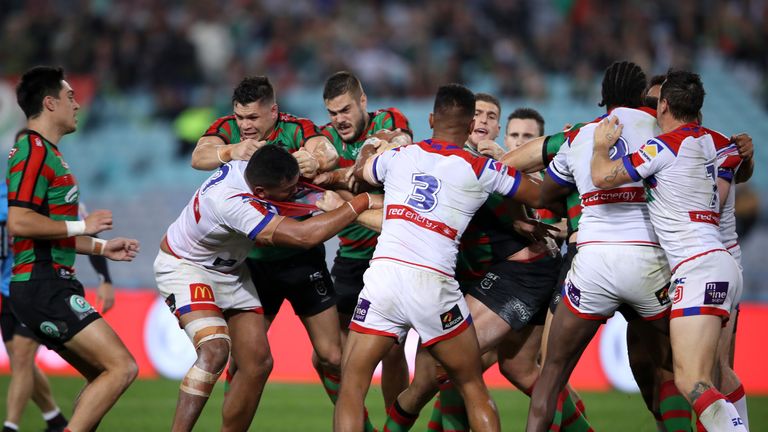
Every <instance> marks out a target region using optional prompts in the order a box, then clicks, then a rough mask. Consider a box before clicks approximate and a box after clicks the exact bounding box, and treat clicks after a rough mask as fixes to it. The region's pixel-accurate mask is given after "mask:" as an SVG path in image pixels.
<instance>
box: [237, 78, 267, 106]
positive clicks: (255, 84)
mask: <svg viewBox="0 0 768 432" xmlns="http://www.w3.org/2000/svg"><path fill="white" fill-rule="evenodd" d="M253 102H269V103H275V89H274V88H272V83H270V82H269V78H267V77H265V76H252V77H245V78H244V79H243V80H242V81H240V84H238V85H237V87H235V91H234V92H233V93H232V103H239V104H240V105H248V104H249V103H253Z"/></svg>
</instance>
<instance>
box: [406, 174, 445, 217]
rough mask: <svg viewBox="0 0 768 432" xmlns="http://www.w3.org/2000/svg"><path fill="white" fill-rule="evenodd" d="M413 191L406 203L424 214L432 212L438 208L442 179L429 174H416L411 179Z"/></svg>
mask: <svg viewBox="0 0 768 432" xmlns="http://www.w3.org/2000/svg"><path fill="white" fill-rule="evenodd" d="M411 184H413V190H412V191H411V194H410V195H408V200H407V201H406V202H405V203H406V204H408V205H409V206H411V207H413V208H416V209H418V210H421V211H423V212H431V211H432V210H434V209H435V206H437V193H438V192H439V191H440V179H438V178H436V177H434V176H431V175H429V174H421V173H418V174H414V175H413V177H411Z"/></svg>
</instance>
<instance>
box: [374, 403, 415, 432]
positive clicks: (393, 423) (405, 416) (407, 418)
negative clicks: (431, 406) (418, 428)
mask: <svg viewBox="0 0 768 432" xmlns="http://www.w3.org/2000/svg"><path fill="white" fill-rule="evenodd" d="M418 417H419V415H418V414H411V413H408V412H405V410H404V409H403V407H401V406H400V403H398V402H397V401H395V403H393V404H392V406H391V407H389V409H388V410H387V421H386V422H385V423H384V429H383V430H382V432H408V431H409V430H411V427H412V426H413V424H414V423H416V419H417V418H418Z"/></svg>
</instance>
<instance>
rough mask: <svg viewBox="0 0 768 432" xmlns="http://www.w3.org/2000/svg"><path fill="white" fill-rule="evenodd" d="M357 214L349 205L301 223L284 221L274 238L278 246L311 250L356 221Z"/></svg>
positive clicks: (289, 220)
mask: <svg viewBox="0 0 768 432" xmlns="http://www.w3.org/2000/svg"><path fill="white" fill-rule="evenodd" d="M356 217H357V214H356V213H355V212H354V211H353V210H352V208H350V206H348V205H343V206H341V207H339V208H338V209H336V210H334V211H332V212H329V213H325V214H322V215H319V216H313V217H311V218H309V219H306V220H303V221H301V222H296V221H294V220H291V219H286V220H284V221H283V222H282V223H281V224H280V225H279V226H278V228H277V230H276V231H275V234H274V236H273V238H272V241H273V243H274V244H275V245H276V246H288V247H297V248H302V249H309V248H311V247H313V246H316V245H318V244H320V243H322V242H324V241H326V240H328V239H330V238H331V237H333V236H335V235H336V234H337V233H338V232H339V231H341V230H342V229H343V228H344V227H345V226H347V225H349V224H351V223H352V222H354V221H355V218H356Z"/></svg>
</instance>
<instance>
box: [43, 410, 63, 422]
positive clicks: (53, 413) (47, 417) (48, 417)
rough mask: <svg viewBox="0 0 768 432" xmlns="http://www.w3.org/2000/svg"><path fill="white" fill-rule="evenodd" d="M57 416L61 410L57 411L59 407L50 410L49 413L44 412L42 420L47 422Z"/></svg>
mask: <svg viewBox="0 0 768 432" xmlns="http://www.w3.org/2000/svg"><path fill="white" fill-rule="evenodd" d="M59 414H61V410H60V409H59V407H56V408H54V409H52V410H50V411H46V412H44V413H43V420H45V421H49V420H51V419H53V418H54V417H56V416H57V415H59Z"/></svg>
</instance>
